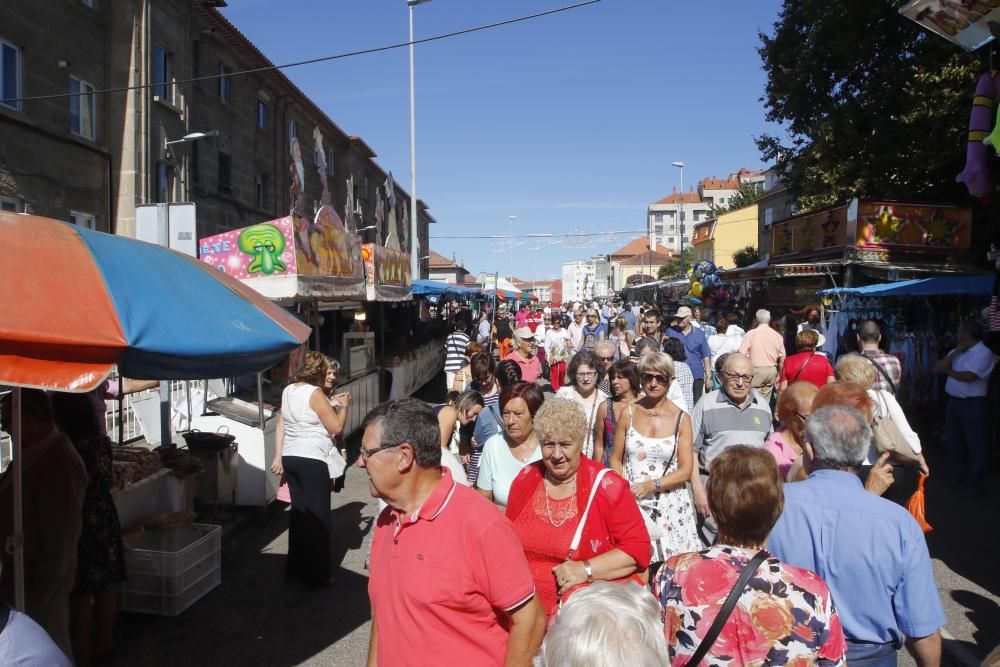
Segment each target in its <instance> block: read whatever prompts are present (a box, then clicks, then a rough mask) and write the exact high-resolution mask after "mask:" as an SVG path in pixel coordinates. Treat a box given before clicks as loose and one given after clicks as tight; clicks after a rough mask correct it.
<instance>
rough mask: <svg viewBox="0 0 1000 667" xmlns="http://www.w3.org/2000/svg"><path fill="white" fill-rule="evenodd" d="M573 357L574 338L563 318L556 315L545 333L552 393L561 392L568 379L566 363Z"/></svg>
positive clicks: (546, 359)
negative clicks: (565, 325)
mask: <svg viewBox="0 0 1000 667" xmlns="http://www.w3.org/2000/svg"><path fill="white" fill-rule="evenodd" d="M571 356H573V337H572V336H570V335H569V331H567V330H566V329H564V328H563V322H562V316H561V315H560V314H559V313H556V316H555V317H554V318H552V326H551V327H549V330H548V331H546V332H545V361H547V362H548V364H549V382H550V383H551V384H552V391H559V389H560V388H561V387H562V386H563V382H564V381H565V379H566V362H567V361H569V358H570V357H571Z"/></svg>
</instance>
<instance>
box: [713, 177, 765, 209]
mask: <svg viewBox="0 0 1000 667" xmlns="http://www.w3.org/2000/svg"><path fill="white" fill-rule="evenodd" d="M762 194H764V186H763V185H761V184H760V183H747V182H746V181H744V182H742V183H740V187H739V188H737V189H736V192H735V193H733V196H732V197H730V198H729V202H728V203H727V204H726V205H725V206H715V204H713V205H712V206H711V209H712V215H713V216H720V215H722V214H723V213H729V212H730V211H738V210H740V209H741V208H746V207H747V206H750V205H751V204H753V203H754V202H755V201H757V200H758V199H760V196H761V195H762Z"/></svg>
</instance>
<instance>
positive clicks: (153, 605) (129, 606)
mask: <svg viewBox="0 0 1000 667" xmlns="http://www.w3.org/2000/svg"><path fill="white" fill-rule="evenodd" d="M221 582H222V569H221V568H220V567H218V566H216V567H214V568H212V569H211V570H208V571H207V572H205V573H204V574H203V575H202V578H201V579H199V580H198V581H195V582H194V583H193V584H191V586H189V587H188V589H187V590H185V591H184V592H182V593H181V594H179V595H161V594H159V593H139V592H133V591H129V590H127V589H126V590H123V591H122V593H121V602H120V608H121V609H122V611H133V612H140V613H144V614H158V615H160V616H176V615H178V614H180V613H181V612H182V611H184V610H185V609H187V608H188V607H190V606H191V605H193V604H194V603H195V602H197V601H198V600H200V599H201V598H202V597H203V596H204V595H205V594H206V593H208V592H209V591H211V590H212V589H213V588H215V587H216V586H218V585H219V584H220V583H221Z"/></svg>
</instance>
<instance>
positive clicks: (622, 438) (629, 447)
mask: <svg viewBox="0 0 1000 667" xmlns="http://www.w3.org/2000/svg"><path fill="white" fill-rule="evenodd" d="M673 378H674V363H673V361H672V360H671V359H670V355H668V354H665V353H663V352H655V353H653V354H650V355H647V356H646V357H644V358H643V359H642V361H640V362H639V382H640V384H641V385H642V389H643V392H644V393H643V396H642V398H640V399H639V400H637V401H635V402H634V403H632V404H631V405H629V406H628V408H627V409H626V410H624V411H623V412H622V415H621V419H620V420H619V421H618V424H617V426H616V427H615V448H614V451H612V453H611V469H612V470H614V471H615V472H617V473H618V474H620V475H622V476H623V477H624V478H625V479H626V480H627V481H628V482H629V484H631V486H632V495H633V496H635V499H636V501H637V502H638V503H639V507H640V509H642V511H643V512H644V513H645V514H646V517H647V518H648V520H649V522H650V523H652V524H654V525H655V526H656V527H657V528H658V531H657V532H659V535H658V536H657V537H656V538H655V539H653V540H652V542H653V560H652V562H653V563H659V562H662V561H664V560H666V559H667V558H669V557H670V556H672V555H674V554H679V553H687V552H689V551H700V550H701V548H702V546H701V540H700V538H699V537H698V528H697V519H696V518H695V512H694V503H693V502H692V500H691V494H690V493H689V492H688V488H687V483H688V481H690V479H691V474H692V471H693V470H694V449H693V446H692V433H693V432H692V430H691V418H690V417H689V416H688V415H687V414H686V413H685V412H684V411H683V410H681V409H680V408H679V407H678V406H677V405H676V404H675V403H674V402H673V401H671V400H670V399H669V398H668V396H667V388H668V387H669V386H670V383H671V382H672V381H673Z"/></svg>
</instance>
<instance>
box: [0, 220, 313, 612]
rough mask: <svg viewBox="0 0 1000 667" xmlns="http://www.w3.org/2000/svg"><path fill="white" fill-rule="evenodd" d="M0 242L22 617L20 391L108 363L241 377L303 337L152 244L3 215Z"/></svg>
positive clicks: (93, 383)
mask: <svg viewBox="0 0 1000 667" xmlns="http://www.w3.org/2000/svg"><path fill="white" fill-rule="evenodd" d="M0 241H2V242H3V245H4V247H5V248H6V249H7V250H8V252H9V256H8V257H7V260H6V261H5V262H4V263H3V264H2V265H0V301H2V302H3V303H4V305H5V309H4V317H3V319H2V320H0V384H6V385H12V386H14V387H17V388H16V389H15V390H14V400H13V407H14V412H13V424H12V425H11V426H12V431H13V433H12V436H13V453H14V458H13V461H12V463H11V466H10V475H9V476H8V477H9V478H10V479H9V483H10V484H11V486H12V498H13V548H14V558H13V560H14V568H13V571H14V582H15V600H16V605H17V607H18V608H19V609H24V599H25V597H24V545H23V523H22V505H21V503H22V488H21V486H22V474H23V467H24V465H25V462H24V460H23V457H22V455H21V445H22V443H21V417H20V387H35V388H46V389H54V390H58V391H69V392H86V391H91V390H93V389H95V388H96V387H98V386H100V385H101V384H102V383H103V382H104V380H105V378H107V377H108V375H109V374H110V373H111V371H112V369H113V367H115V366H116V365H117V368H118V371H119V373H120V374H122V375H124V376H127V377H130V378H135V379H157V380H163V379H179V380H196V379H205V378H215V377H235V376H244V375H248V374H253V373H256V372H258V371H260V370H262V369H264V368H268V367H270V366H273V365H274V364H276V363H279V362H280V361H281V360H283V359H284V358H285V357H287V356H288V354H289V353H290V352H291V351H293V350H294V349H296V348H297V347H298V346H299V345H301V343H302V342H303V341H304V340H306V339H307V338H308V336H309V329H308V327H306V326H305V325H303V324H302V323H301V322H299V321H298V320H296V319H295V318H294V317H292V316H291V315H289V314H288V313H287V312H285V311H284V310H282V309H281V308H279V307H278V306H276V305H275V304H273V303H271V302H270V301H268V300H267V299H265V298H263V297H261V296H260V295H259V294H258V293H257V292H255V291H254V290H252V289H250V288H248V287H246V286H245V285H243V284H242V283H241V282H239V281H238V280H234V279H232V278H231V277H229V276H227V275H225V274H224V273H223V272H219V271H214V270H212V269H211V268H210V267H209V266H207V265H206V264H204V263H201V262H198V261H196V260H194V259H192V258H190V257H188V256H187V255H183V254H181V253H177V252H174V251H171V250H168V249H165V248H162V247H159V246H155V245H151V244H148V243H143V242H140V241H135V240H133V239H128V238H125V237H120V236H114V235H110V234H103V233H100V232H94V231H90V230H87V229H85V228H83V227H78V226H75V225H70V224H67V223H64V222H60V221H57V220H51V219H48V218H42V217H39V216H30V215H17V214H11V213H6V212H0ZM151 295H155V297H156V298H155V299H152V298H150V297H151ZM5 483H8V481H7V480H5Z"/></svg>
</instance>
